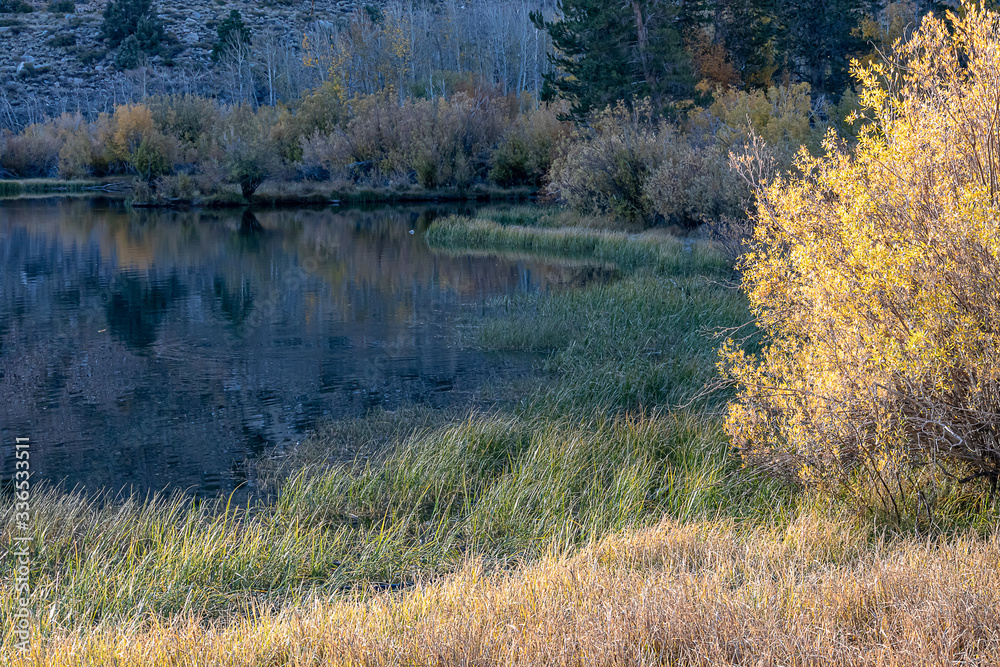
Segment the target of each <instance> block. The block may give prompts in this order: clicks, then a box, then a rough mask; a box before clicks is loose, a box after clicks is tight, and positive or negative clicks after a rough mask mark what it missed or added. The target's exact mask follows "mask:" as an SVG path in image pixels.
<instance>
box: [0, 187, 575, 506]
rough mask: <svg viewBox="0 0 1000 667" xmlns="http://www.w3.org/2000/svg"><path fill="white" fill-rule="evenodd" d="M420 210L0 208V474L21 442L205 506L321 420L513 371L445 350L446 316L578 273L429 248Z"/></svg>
mask: <svg viewBox="0 0 1000 667" xmlns="http://www.w3.org/2000/svg"><path fill="white" fill-rule="evenodd" d="M435 214H436V212H435V211H428V210H402V209H394V210H381V211H343V212H336V211H295V212H279V211H266V212H257V213H256V214H254V213H250V212H214V211H196V212H180V211H129V210H126V209H125V208H124V207H122V206H121V205H118V204H115V203H113V202H104V201H100V200H93V201H88V200H66V199H63V200H59V199H52V200H36V201H21V200H17V201H7V202H4V203H3V204H2V205H0V437H2V448H3V454H4V457H3V459H4V460H3V468H2V470H0V474H2V477H3V480H4V481H5V482H9V480H10V477H11V475H12V473H13V458H12V449H13V442H14V438H15V437H30V438H31V439H32V459H31V461H32V468H33V469H34V470H35V471H36V472H37V473H39V474H40V475H41V476H43V477H46V478H48V479H52V480H63V479H64V480H66V482H67V483H68V484H69V485H70V486H72V485H75V484H82V485H85V486H86V487H87V488H89V489H97V488H102V487H107V488H115V489H117V488H120V487H122V486H123V485H130V486H132V487H133V488H134V489H136V490H139V491H143V490H147V489H161V488H164V487H167V486H175V487H183V488H193V489H195V490H198V491H200V492H203V493H218V492H220V491H226V490H228V489H231V488H233V487H234V486H235V485H236V484H237V483H239V481H240V477H241V473H240V463H241V462H242V461H243V460H244V459H245V458H246V457H247V456H253V455H255V454H258V453H259V452H261V451H262V450H263V449H264V448H265V447H267V446H268V445H270V444H273V443H276V442H279V441H282V440H284V439H290V438H295V437H297V436H299V435H301V434H302V433H303V432H304V431H306V430H308V429H310V428H312V427H313V426H314V425H315V422H316V420H317V418H338V417H344V416H353V415H359V414H363V413H364V412H365V411H366V410H368V409H370V408H372V407H376V406H380V407H386V408H390V409H391V408H393V407H395V406H397V405H399V404H401V403H404V402H417V403H424V404H429V405H433V406H443V405H447V404H450V403H453V402H456V401H458V402H469V401H472V400H474V398H475V395H476V391H477V390H478V388H480V387H481V386H482V385H483V383H484V382H487V381H490V379H491V378H493V377H494V376H495V375H496V374H498V373H511V372H519V370H520V368H521V366H519V365H518V364H517V363H515V362H513V361H511V360H503V359H498V358H494V357H489V358H488V357H486V356H484V355H482V354H480V353H477V352H475V351H471V350H466V349H461V348H460V347H459V346H458V345H456V331H455V327H454V317H455V316H456V315H457V314H458V313H459V312H460V310H461V309H462V308H463V307H465V306H468V305H469V304H477V303H479V302H480V301H481V300H482V299H485V298H487V297H489V296H492V295H496V294H500V293H504V292H510V291H514V290H536V289H543V290H544V289H549V288H550V287H552V286H553V285H557V284H564V283H567V282H577V281H580V280H586V279H590V278H592V276H590V275H589V273H588V272H589V271H591V270H592V269H588V268H586V267H583V268H581V267H576V268H574V267H565V266H563V267H558V266H550V265H544V264H539V263H537V262H532V261H528V260H524V259H518V258H504V259H496V258H490V257H482V256H463V257H458V256H448V255H438V254H435V253H433V252H431V251H430V250H429V249H428V248H427V246H426V244H425V243H424V241H423V238H422V236H421V232H422V231H423V229H424V228H425V227H426V226H427V224H428V223H429V221H430V219H431V218H432V217H433V216H434V215H435ZM411 232H412V233H411Z"/></svg>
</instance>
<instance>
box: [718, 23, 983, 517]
mask: <svg viewBox="0 0 1000 667" xmlns="http://www.w3.org/2000/svg"><path fill="white" fill-rule="evenodd" d="M950 20H951V21H952V22H953V25H952V26H950V28H949V26H947V25H945V23H944V22H943V21H941V20H939V19H935V18H931V17H929V18H927V19H925V21H924V22H923V24H922V25H921V27H920V29H919V30H918V31H917V32H916V33H915V34H914V36H913V38H912V39H911V40H910V42H908V43H906V44H900V45H898V47H897V50H898V53H900V54H902V59H903V60H902V63H901V65H902V66H901V67H899V68H896V69H893V68H890V67H889V66H888V65H886V64H884V63H872V64H869V65H866V66H862V65H861V64H859V63H857V62H855V63H854V64H853V66H852V72H853V74H854V75H855V77H856V78H857V80H858V82H859V84H860V86H861V93H860V100H861V103H862V105H863V107H864V110H863V112H862V113H861V114H859V115H858V122H860V123H863V127H862V128H861V129H860V131H859V133H858V141H857V143H856V145H855V146H854V147H853V148H852V149H850V150H848V149H846V148H845V145H844V143H843V142H842V141H841V140H839V139H838V138H837V137H836V136H833V135H828V136H827V137H826V139H825V140H824V142H823V147H824V151H825V153H824V155H823V156H822V157H819V158H813V157H810V155H809V154H808V153H806V152H805V151H803V152H802V153H800V155H799V157H798V160H797V166H798V169H799V175H797V176H787V177H784V178H779V179H776V180H775V181H774V182H771V183H761V184H759V186H758V192H757V201H758V207H757V212H756V225H755V231H754V237H753V243H752V250H751V252H749V253H748V254H747V255H745V257H744V258H743V260H742V264H741V269H742V271H743V280H744V289H745V291H746V293H747V295H748V297H749V300H750V304H751V308H752V312H753V313H754V315H755V316H756V317H757V318H758V320H757V321H758V325H759V326H760V328H761V329H762V331H763V333H764V341H765V345H764V346H763V348H762V350H761V351H760V352H759V353H758V354H756V355H752V356H751V355H746V354H744V353H743V352H740V351H739V350H738V349H736V348H735V347H734V346H732V345H731V346H728V347H727V348H726V349H725V350H724V352H723V362H722V366H723V368H724V370H725V372H726V373H728V375H729V376H730V377H731V378H732V379H734V380H735V381H736V382H737V384H738V386H739V387H740V393H739V395H738V398H737V399H736V400H735V401H734V402H733V403H732V405H731V406H730V410H729V419H728V422H727V429H728V432H729V434H730V436H731V437H732V439H733V441H734V443H735V444H736V445H737V446H738V447H739V448H740V449H741V451H742V452H743V455H744V459H745V460H746V461H747V462H757V463H762V464H764V465H766V466H769V467H770V468H771V469H772V470H776V471H780V472H782V473H783V474H788V475H791V476H795V477H798V478H799V479H800V480H803V481H807V482H813V481H818V480H827V481H829V480H830V479H836V480H839V481H844V480H846V479H848V478H851V479H856V478H857V473H858V471H864V472H866V473H867V474H868V475H869V476H870V477H871V478H874V479H877V480H883V481H884V479H885V476H886V475H888V474H890V473H889V472H888V471H892V472H891V474H893V475H897V478H896V479H894V481H893V483H895V484H897V486H898V487H899V489H900V492H902V489H903V485H902V484H899V483H898V480H899V477H898V476H899V475H904V473H903V472H901V471H904V470H906V469H909V468H912V466H913V465H914V464H918V465H919V464H921V463H923V462H926V461H928V460H931V459H935V460H940V461H945V462H946V463H947V462H950V463H955V462H959V463H960V464H961V465H970V466H972V467H973V468H974V469H976V470H979V471H983V472H984V473H985V474H986V475H987V476H990V475H995V474H996V473H997V472H1000V445H998V442H997V439H998V438H1000V384H998V378H1000V350H998V349H997V348H998V344H997V339H998V338H1000V261H998V255H1000V249H998V243H1000V241H998V239H1000V202H998V197H1000V37H998V34H1000V32H998V19H997V15H995V14H993V13H989V12H986V11H984V10H981V9H978V8H976V7H974V6H972V5H963V15H962V17H960V18H958V17H951V19H950ZM956 443H959V444H956ZM876 486H878V485H876ZM883 486H886V488H887V485H885V484H883ZM893 493H895V492H890V493H889V494H888V495H889V496H891V495H892V494H893ZM883 500H884V501H885V502H888V500H885V499H883ZM889 500H892V502H895V500H893V499H892V498H889Z"/></svg>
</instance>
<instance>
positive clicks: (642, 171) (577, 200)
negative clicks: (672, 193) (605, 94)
mask: <svg viewBox="0 0 1000 667" xmlns="http://www.w3.org/2000/svg"><path fill="white" fill-rule="evenodd" d="M665 134H667V130H666V127H665V122H664V121H662V120H655V119H654V118H653V115H652V108H651V106H650V104H649V103H648V102H645V103H640V104H637V105H636V106H635V107H634V108H632V109H629V108H627V107H626V106H625V105H624V104H621V103H619V104H618V105H617V106H615V107H608V108H607V109H605V110H604V111H602V112H600V113H599V114H597V116H596V117H595V119H594V123H593V126H592V128H591V131H590V132H589V133H588V134H587V135H586V136H584V137H579V138H578V139H577V140H576V141H574V142H573V143H572V144H571V145H570V147H569V149H568V150H567V152H566V155H565V156H564V157H561V158H559V159H558V160H556V161H555V162H554V163H553V165H552V171H551V173H550V179H551V182H550V186H549V187H550V189H551V191H552V192H553V193H554V194H556V196H557V197H558V198H559V199H560V200H562V201H563V202H565V203H566V204H568V205H569V206H571V207H573V208H574V209H576V210H578V211H581V212H584V213H595V214H600V215H615V216H618V217H620V218H623V219H625V220H628V221H631V222H639V223H644V222H647V221H648V220H649V219H650V218H651V216H652V215H653V211H654V208H653V202H652V200H651V199H650V198H649V195H648V193H647V191H646V181H647V179H648V178H649V176H650V174H652V173H653V172H654V171H655V170H656V169H657V167H659V166H660V163H661V161H662V159H663V153H664V149H663V139H664V137H665Z"/></svg>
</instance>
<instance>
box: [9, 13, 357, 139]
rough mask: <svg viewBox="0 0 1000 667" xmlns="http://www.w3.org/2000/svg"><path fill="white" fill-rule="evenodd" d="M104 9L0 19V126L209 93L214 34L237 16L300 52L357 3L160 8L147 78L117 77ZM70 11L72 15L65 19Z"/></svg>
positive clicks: (133, 73)
mask: <svg viewBox="0 0 1000 667" xmlns="http://www.w3.org/2000/svg"><path fill="white" fill-rule="evenodd" d="M106 1H107V0H91V1H80V0H77V1H76V2H75V3H68V2H63V3H60V2H48V1H44V2H43V1H42V0H26V1H25V2H23V3H22V4H23V5H28V6H31V8H32V9H33V11H31V12H24V11H21V12H12V13H0V82H2V83H0V126H2V127H12V126H13V127H18V126H22V125H23V124H24V123H26V122H31V121H34V120H37V119H38V118H40V117H43V116H45V115H51V114H54V113H55V114H58V113H61V112H63V111H76V110H80V111H83V112H85V113H93V112H98V111H104V110H108V109H109V108H110V107H113V106H114V104H115V103H116V102H117V103H120V102H121V101H124V100H126V99H129V98H132V97H134V96H135V94H136V91H137V90H141V92H148V91H147V90H146V88H147V87H152V88H153V89H154V90H155V89H163V90H186V91H192V92H203V91H204V90H211V86H212V83H211V81H212V76H211V75H212V72H213V67H215V66H214V63H213V62H212V60H211V51H212V45H213V43H214V42H215V41H216V38H217V35H216V28H217V27H218V24H219V23H220V21H222V20H223V19H224V18H225V17H226V16H227V15H228V14H229V12H230V10H232V9H237V10H239V12H240V14H241V15H242V17H243V20H244V21H245V22H246V24H247V25H248V26H250V27H251V29H253V30H254V31H255V32H258V31H261V30H265V29H267V28H268V27H270V28H271V29H273V30H274V31H275V32H276V34H279V35H281V36H282V38H283V39H284V40H285V44H287V45H288V48H289V49H296V48H297V45H298V44H299V42H300V41H301V36H302V34H303V33H304V31H305V30H306V29H307V28H308V27H309V26H310V25H313V26H315V25H317V22H319V25H321V26H323V25H329V24H332V23H334V22H336V21H337V20H338V19H339V18H342V17H344V16H346V15H347V14H349V13H350V12H352V11H353V10H354V8H355V6H356V3H355V2H354V0H257V1H250V0H187V1H185V2H183V3H175V2H166V1H164V0H160V2H159V3H158V4H157V8H158V13H159V15H160V18H161V20H162V21H163V24H164V27H165V28H166V32H167V39H166V40H165V42H166V46H165V48H164V49H163V50H162V51H163V53H161V54H157V55H153V56H152V57H150V58H149V60H148V63H147V67H145V68H142V69H141V71H119V70H118V68H116V67H115V65H114V55H115V54H114V51H113V50H110V49H108V48H107V45H106V44H104V43H103V42H102V41H101V24H102V22H103V18H102V15H101V13H102V11H103V10H104V7H105V4H106ZM10 4H11V5H16V3H10ZM69 7H72V10H73V11H71V12H66V11H59V10H60V9H66V8H69ZM216 69H217V67H216ZM199 87H200V88H201V89H202V90H199Z"/></svg>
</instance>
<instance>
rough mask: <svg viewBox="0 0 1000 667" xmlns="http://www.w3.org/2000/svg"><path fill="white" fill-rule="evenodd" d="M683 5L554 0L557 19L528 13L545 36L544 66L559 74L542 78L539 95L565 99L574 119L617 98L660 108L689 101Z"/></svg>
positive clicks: (650, 0)
mask: <svg viewBox="0 0 1000 667" xmlns="http://www.w3.org/2000/svg"><path fill="white" fill-rule="evenodd" d="M683 5H684V3H681V2H672V1H670V0H630V2H628V3H625V4H623V3H622V2H621V0H561V2H560V5H559V9H560V11H561V13H562V18H561V20H559V21H552V22H549V21H544V20H543V19H542V17H541V16H540V15H539V14H537V13H536V14H533V15H532V20H533V21H534V23H535V25H536V27H538V28H539V29H544V30H546V31H547V32H548V33H549V36H550V37H551V38H552V42H553V45H554V46H555V48H556V54H555V55H553V56H551V60H552V62H553V64H555V65H556V66H557V67H558V68H559V70H560V71H558V72H556V73H554V74H552V75H549V76H546V79H545V88H544V89H543V96H544V97H547V98H552V97H556V96H559V97H563V98H565V99H568V100H570V101H571V102H572V115H573V116H574V117H576V118H578V119H579V118H582V117H583V116H586V115H587V114H588V113H589V112H591V111H592V110H594V109H601V108H604V107H605V106H607V105H609V104H612V103H614V102H616V101H618V100H625V101H626V102H629V101H631V100H636V99H640V98H645V97H648V98H650V99H652V100H653V101H654V103H656V104H657V105H660V106H663V107H665V106H667V105H669V104H671V103H672V102H674V101H676V100H678V99H683V98H686V97H690V95H691V92H692V89H693V84H694V80H693V75H692V70H691V58H690V55H689V54H688V53H687V51H685V49H684V42H683V38H682V34H681V31H682V29H683V27H684V21H685V19H686V18H691V17H692V16H693V15H692V14H691V13H690V12H687V13H686V12H684V11H682V10H683V9H684V7H683ZM692 6H693V5H692Z"/></svg>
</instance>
